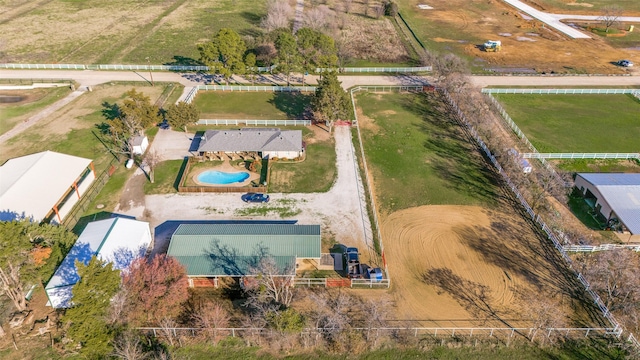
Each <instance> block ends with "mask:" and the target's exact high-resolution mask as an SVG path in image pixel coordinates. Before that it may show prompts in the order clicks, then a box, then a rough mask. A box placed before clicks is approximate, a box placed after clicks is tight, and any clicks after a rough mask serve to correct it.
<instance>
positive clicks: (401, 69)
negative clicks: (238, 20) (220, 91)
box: [0, 63, 431, 74]
mask: <svg viewBox="0 0 640 360" xmlns="http://www.w3.org/2000/svg"><path fill="white" fill-rule="evenodd" d="M276 68H277V67H276V66H275V65H274V66H271V67H257V68H256V69H257V70H258V72H260V73H265V72H270V71H273V70H274V69H276ZM0 69H23V70H24V69H50V70H147V71H148V70H156V71H209V67H208V66H204V65H135V64H134V65H125V64H96V65H85V64H12V63H7V64H0ZM327 70H337V71H338V72H341V73H416V72H429V71H431V66H419V67H343V68H339V69H329V68H316V69H315V72H316V73H318V74H319V73H321V72H323V71H327Z"/></svg>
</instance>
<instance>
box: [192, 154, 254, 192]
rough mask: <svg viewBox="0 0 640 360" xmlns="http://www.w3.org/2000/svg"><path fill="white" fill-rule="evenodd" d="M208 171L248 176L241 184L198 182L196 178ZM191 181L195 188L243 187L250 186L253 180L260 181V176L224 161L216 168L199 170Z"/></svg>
mask: <svg viewBox="0 0 640 360" xmlns="http://www.w3.org/2000/svg"><path fill="white" fill-rule="evenodd" d="M210 170H216V171H223V172H228V173H237V172H246V173H248V174H249V178H248V179H247V180H245V181H243V182H241V183H231V184H209V183H203V182H200V181H198V176H199V175H200V174H202V173H203V172H205V171H210ZM191 180H193V182H194V183H196V184H197V186H211V187H245V186H247V185H249V184H251V182H252V181H254V180H260V174H257V173H254V172H251V171H249V170H247V169H245V168H242V167H235V166H232V165H231V164H230V163H229V161H228V160H227V161H225V162H224V163H222V164H221V165H216V166H213V165H212V166H211V167H210V168H204V169H200V170H199V171H198V172H196V173H194V174H193V176H191Z"/></svg>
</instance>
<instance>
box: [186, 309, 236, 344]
mask: <svg viewBox="0 0 640 360" xmlns="http://www.w3.org/2000/svg"><path fill="white" fill-rule="evenodd" d="M193 319H194V321H195V323H196V326H198V327H200V328H203V329H207V330H209V335H210V339H211V340H212V341H214V342H215V341H216V340H217V339H218V329H220V328H227V327H229V320H231V317H230V316H229V312H228V311H227V310H225V308H224V307H223V306H222V305H220V304H218V303H213V302H207V303H205V304H202V305H200V307H199V308H198V310H197V311H196V312H195V313H194V314H193Z"/></svg>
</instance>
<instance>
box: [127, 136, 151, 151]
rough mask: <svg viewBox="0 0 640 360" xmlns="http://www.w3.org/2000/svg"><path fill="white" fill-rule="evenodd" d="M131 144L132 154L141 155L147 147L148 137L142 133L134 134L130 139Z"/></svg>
mask: <svg viewBox="0 0 640 360" xmlns="http://www.w3.org/2000/svg"><path fill="white" fill-rule="evenodd" d="M131 145H132V147H133V154H134V155H142V154H144V152H145V151H147V148H148V147H149V139H148V138H147V137H146V136H144V135H140V136H134V137H133V138H132V139H131Z"/></svg>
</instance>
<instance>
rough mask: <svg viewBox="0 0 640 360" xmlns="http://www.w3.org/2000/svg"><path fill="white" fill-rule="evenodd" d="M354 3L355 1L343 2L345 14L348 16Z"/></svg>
mask: <svg viewBox="0 0 640 360" xmlns="http://www.w3.org/2000/svg"><path fill="white" fill-rule="evenodd" d="M352 3H353V0H343V1H342V4H343V8H344V13H345V14H348V13H350V12H351V5H352Z"/></svg>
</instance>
